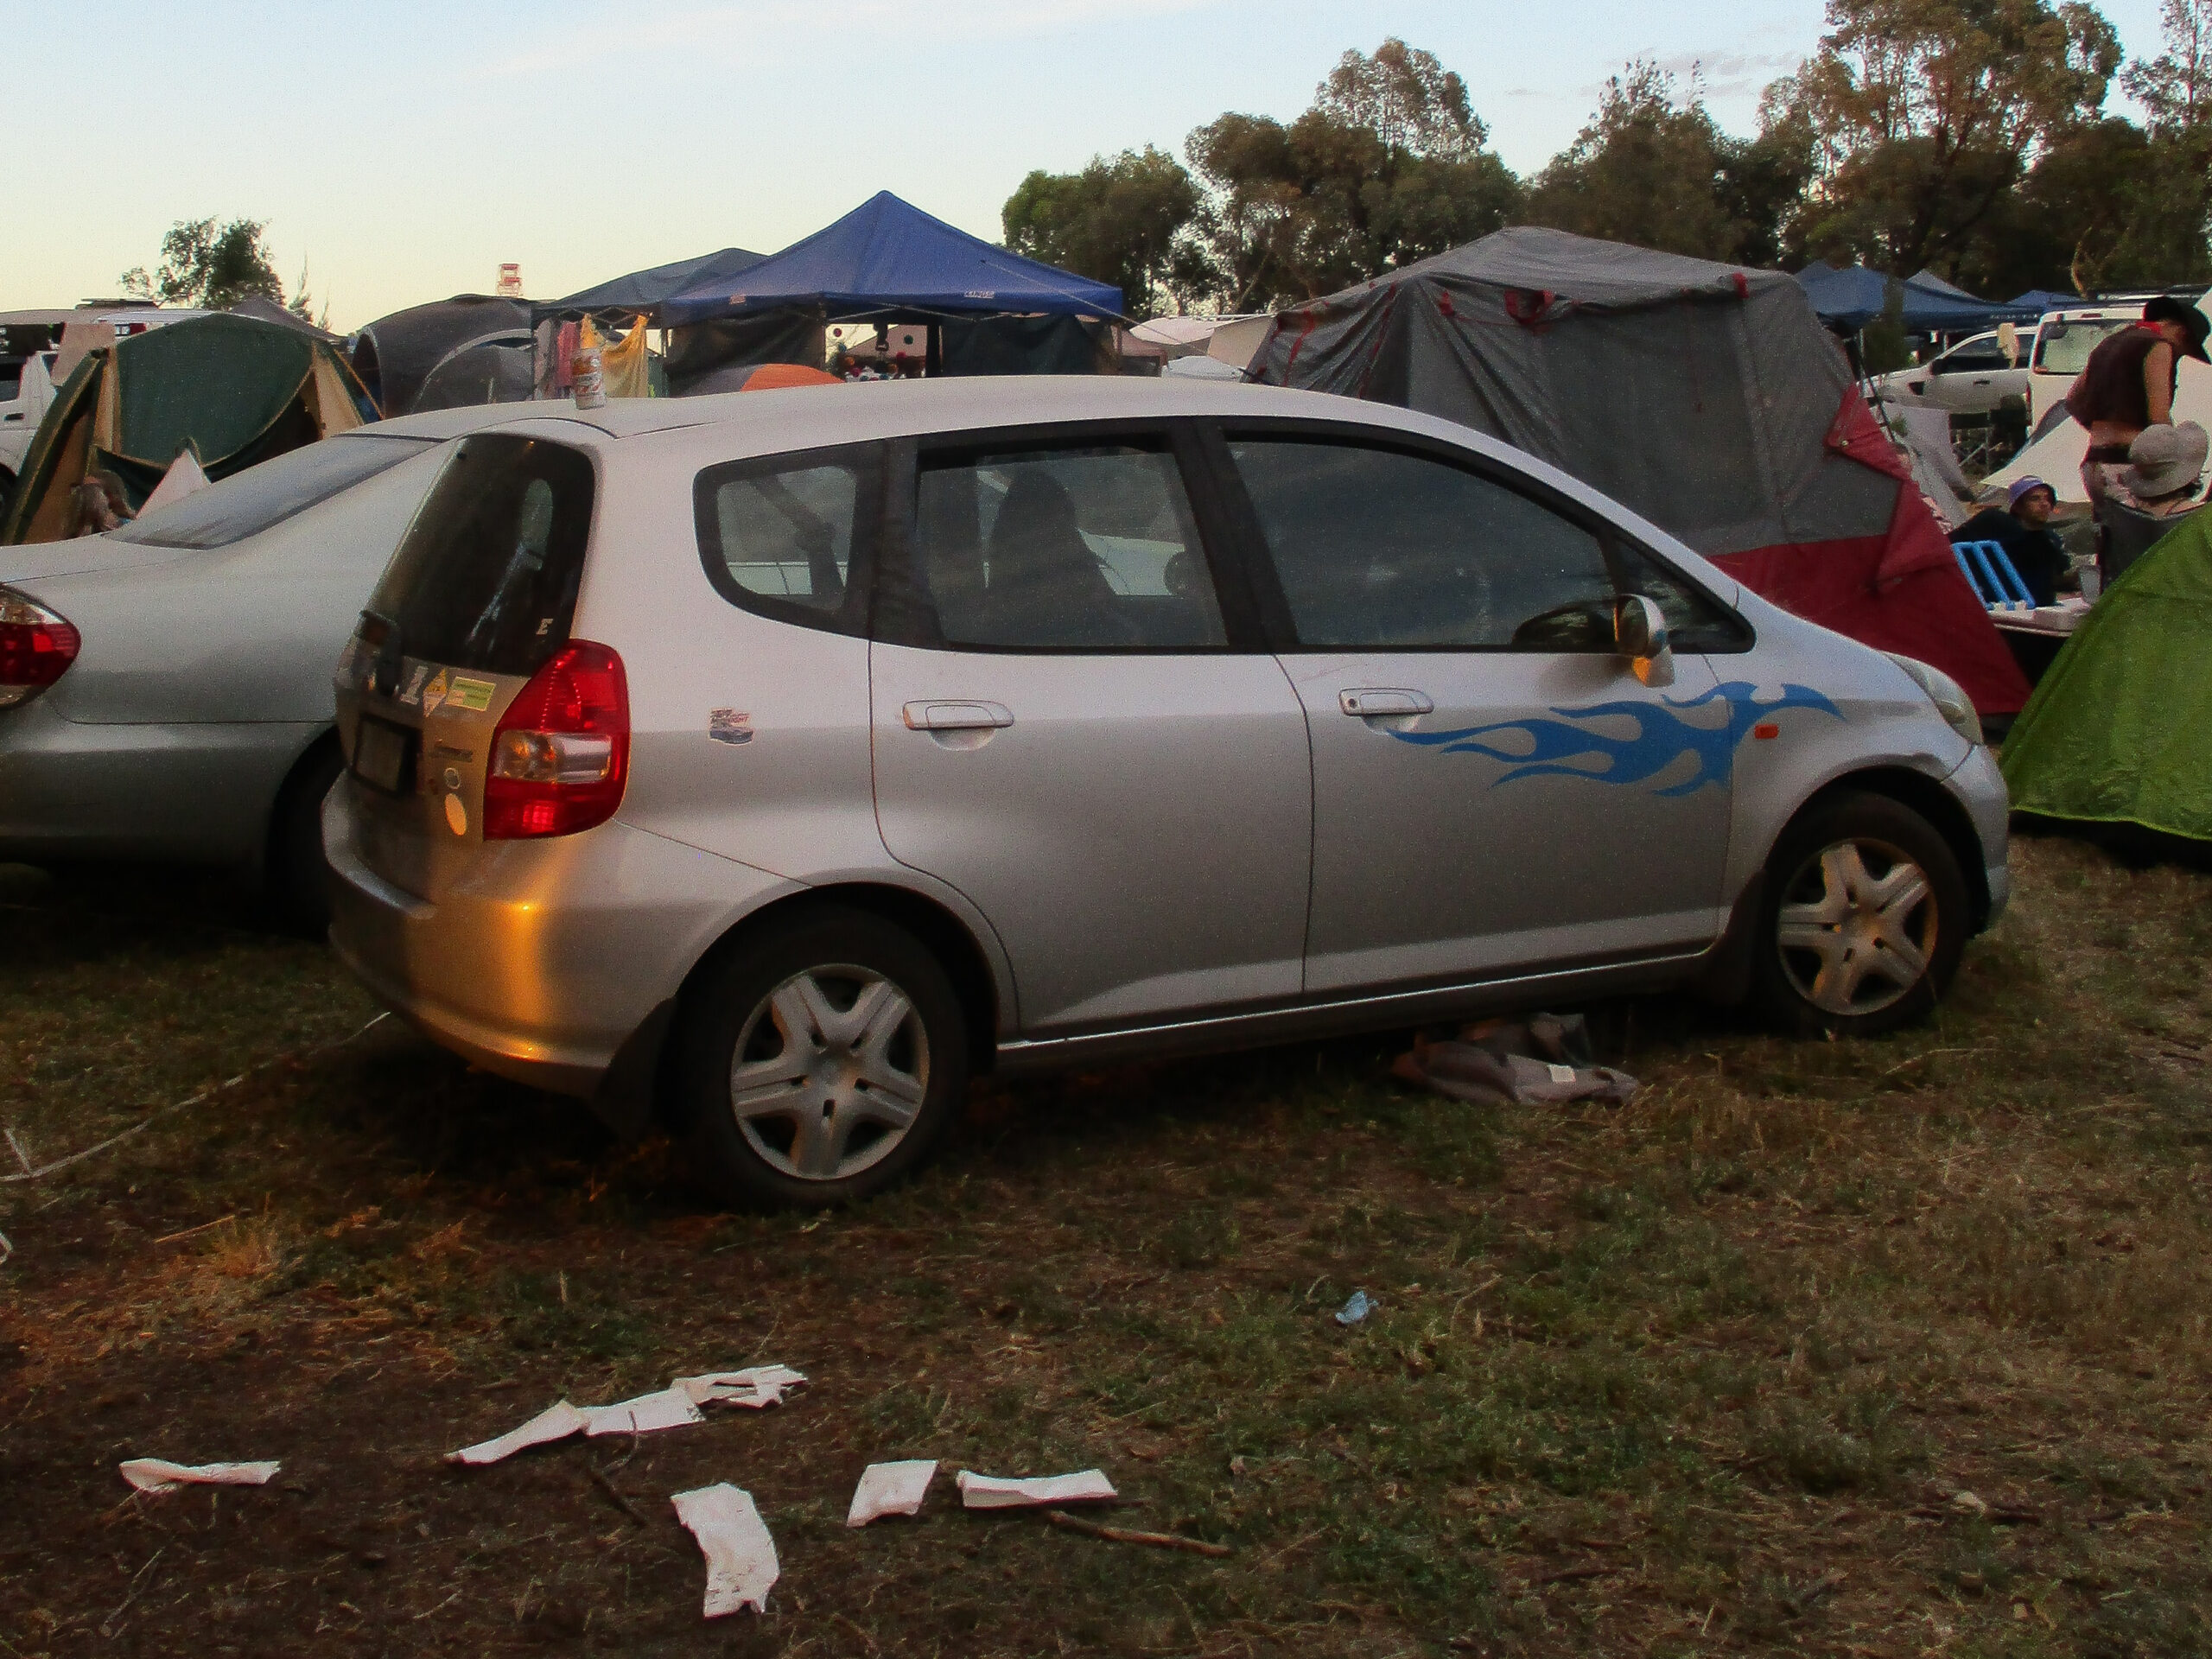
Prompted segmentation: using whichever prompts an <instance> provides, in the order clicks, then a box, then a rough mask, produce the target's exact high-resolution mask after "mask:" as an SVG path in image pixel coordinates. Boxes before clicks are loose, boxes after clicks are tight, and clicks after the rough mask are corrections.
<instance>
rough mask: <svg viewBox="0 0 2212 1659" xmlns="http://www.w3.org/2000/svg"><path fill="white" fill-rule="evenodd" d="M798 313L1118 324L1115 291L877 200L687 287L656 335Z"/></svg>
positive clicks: (894, 201) (889, 200) (667, 308)
mask: <svg viewBox="0 0 2212 1659" xmlns="http://www.w3.org/2000/svg"><path fill="white" fill-rule="evenodd" d="M787 308H806V309H808V310H810V311H814V312H817V313H818V314H820V315H824V316H826V317H828V318H829V319H830V320H831V321H836V320H839V319H848V320H849V319H851V318H854V317H855V316H862V315H873V314H878V313H889V312H899V311H909V312H922V313H925V314H950V315H960V316H979V315H980V316H1004V315H1009V314H1014V315H1021V314H1033V313H1038V312H1043V313H1046V314H1048V315H1055V316H1076V315H1086V316H1103V317H1119V316H1120V315H1121V314H1122V290H1121V289H1118V288H1113V287H1109V285H1108V284H1106V283H1094V282H1092V281H1091V280H1090V278H1089V277H1077V276H1076V275H1075V274H1074V273H1073V272H1072V271H1065V270H1058V269H1056V268H1054V267H1053V266H1051V265H1046V264H1039V263H1038V262H1037V261H1036V260H1034V259H1025V258H1023V257H1021V256H1020V254H1018V253H1008V252H1007V251H1006V250H1005V249H1004V248H1001V247H995V246H994V245H991V244H990V243H988V242H986V241H984V240H982V238H980V237H973V236H970V235H969V234H968V233H967V232H965V231H959V230H955V229H954V228H953V227H952V226H950V225H948V224H946V223H945V222H944V220H943V219H932V218H931V217H930V216H929V215H928V214H927V213H924V212H922V211H921V209H919V208H918V207H910V206H909V205H908V204H907V203H906V202H903V201H901V200H899V198H898V197H896V196H894V195H893V194H891V193H890V192H889V191H888V190H885V191H881V192H879V193H878V194H875V195H874V196H872V197H870V198H869V199H868V200H867V201H865V202H863V203H861V205H860V206H859V207H855V209H853V211H852V212H851V213H847V214H846V215H845V216H844V217H843V218H842V219H839V220H838V221H837V222H836V224H834V225H831V226H828V227H827V228H826V229H823V230H819V231H817V232H815V233H814V234H813V235H812V236H810V237H808V238H805V239H804V241H800V242H794V243H792V244H791V246H789V247H788V248H785V250H784V251H782V252H781V253H778V254H774V255H772V256H771V257H768V258H766V259H764V260H762V261H761V262H760V264H757V265H754V266H753V267H751V268H750V269H749V270H744V271H741V272H740V273H737V274H736V276H735V277H734V278H724V277H712V278H706V279H702V280H701V281H698V282H696V283H691V284H690V285H688V286H687V287H686V288H684V289H683V290H682V291H681V292H679V293H677V294H676V295H675V296H673V297H671V299H669V300H668V301H667V302H666V303H665V304H664V306H663V308H662V311H661V321H662V323H663V325H664V327H682V326H683V325H685V324H687V323H698V322H705V321H711V320H713V319H716V318H722V317H746V316H753V315H759V314H760V313H763V312H766V311H773V310H781V309H787Z"/></svg>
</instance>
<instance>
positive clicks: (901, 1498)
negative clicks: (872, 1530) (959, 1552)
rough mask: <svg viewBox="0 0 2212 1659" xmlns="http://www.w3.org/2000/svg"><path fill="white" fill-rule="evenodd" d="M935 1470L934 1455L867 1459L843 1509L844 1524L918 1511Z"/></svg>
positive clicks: (914, 1513) (920, 1509) (862, 1525)
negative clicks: (894, 1460)
mask: <svg viewBox="0 0 2212 1659" xmlns="http://www.w3.org/2000/svg"><path fill="white" fill-rule="evenodd" d="M936 1474H937V1459H935V1458H909V1459H906V1460H905V1461H904V1462H901V1463H871V1464H870V1465H868V1467H867V1468H865V1469H863V1470H861V1484H859V1485H857V1486H855V1487H854V1488H853V1507H852V1508H851V1509H849V1510H846V1511H845V1524H846V1525H847V1526H849V1527H864V1526H866V1525H868V1522H871V1521H877V1520H880V1519H881V1518H882V1517H883V1516H887V1515H919V1514H920V1513H921V1512H922V1497H923V1495H924V1494H925V1493H926V1492H927V1491H929V1489H930V1482H931V1479H932V1478H935V1476H936ZM962 1490H963V1491H965V1490H966V1489H965V1488H964V1487H963V1489H962Z"/></svg>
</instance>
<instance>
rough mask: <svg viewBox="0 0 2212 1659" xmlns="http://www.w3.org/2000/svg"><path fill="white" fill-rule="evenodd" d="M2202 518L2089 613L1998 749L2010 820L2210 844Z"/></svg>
mask: <svg viewBox="0 0 2212 1659" xmlns="http://www.w3.org/2000/svg"><path fill="white" fill-rule="evenodd" d="M2208 638H2212V508H2200V509H2199V510H2198V511H2196V512H2193V513H2190V515H2189V516H2188V517H2186V518H2183V519H2182V520H2181V521H2180V523H2179V524H2177V525H2176V527H2175V528H2174V529H2172V530H2171V531H2168V532H2167V533H2166V534H2165V535H2164V537H2161V538H2160V539H2159V541H2158V544H2157V545H2156V546H2155V547H2153V548H2152V550H2150V551H2149V552H2148V553H2145V555H2144V556H2142V557H2141V558H2140V559H2139V560H2137V561H2136V562H2135V563H2134V564H2133V565H2132V566H2130V567H2129V569H2128V571H2127V574H2126V575H2124V576H2122V577H2120V580H2119V581H2117V582H2114V583H2113V585H2112V586H2111V587H2110V588H2107V589H2106V590H2105V592H2104V594H2103V595H2102V597H2101V598H2100V599H2099V600H2098V601H2097V602H2096V603H2095V604H2094V606H2092V607H2090V610H2089V613H2088V615H2087V616H2086V617H2084V618H2083V619H2082V626H2080V627H2079V628H2077V629H2076V630H2075V632H2074V636H2073V637H2072V638H2071V639H2069V640H2068V641H2067V642H2066V647H2065V649H2064V650H2063V651H2061V652H2059V653H2058V659H2057V660H2056V662H2054V663H2053V664H2051V665H2050V669H2049V670H2048V671H2045V673H2044V677H2043V681H2042V683H2040V684H2038V685H2037V687H2036V693H2035V696H2033V697H2031V699H2029V702H2028V706H2027V708H2026V709H2024V710H2022V711H2021V715H2020V718H2019V719H2018V721H2016V722H2015V723H2014V724H2013V727H2012V732H2011V734H2009V735H2008V736H2007V737H2006V738H2005V753H2004V756H2003V764H2004V768H2005V784H2006V785H2007V786H2008V787H2010V789H2011V790H2012V805H2013V807H2014V809H2015V810H2018V811H2022V812H2031V813H2034V814H2035V815H2037V817H2046V818H2061V819H2067V820H2071V821H2075V822H2088V823H2134V824H2140V825H2141V826H2143V828H2145V829H2156V830H2159V831H2162V832H2164V834H2167V835H2172V836H2188V837H2189V838H2190V839H2192V840H2196V841H2203V842H2212V767H2207V766H2205V764H2204V734H2205V732H2206V730H2207V729H2208V728H2212V675H2207V674H2206V673H2205V672H2204V641H2205V640H2206V639H2208Z"/></svg>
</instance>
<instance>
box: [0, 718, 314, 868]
mask: <svg viewBox="0 0 2212 1659" xmlns="http://www.w3.org/2000/svg"><path fill="white" fill-rule="evenodd" d="M328 729H329V724H328V722H327V721H307V722H296V721H204V722H194V723H193V724H189V725H123V724H105V723H101V724H94V723H92V722H90V721H71V720H64V719H63V718H62V717H61V716H60V714H59V713H58V712H56V711H55V710H54V708H53V706H52V705H51V704H49V703H48V701H47V699H46V698H44V697H35V698H33V699H32V700H31V701H30V702H27V703H24V704H23V705H22V706H21V707H20V708H16V709H6V710H0V859H24V860H29V861H33V862H36V861H41V860H45V859H73V858H86V859H111V858H143V859H155V860H175V861H180V862H184V863H206V864H239V865H252V864H257V863H258V862H259V861H260V859H261V856H262V853H263V850H264V847H265V846H266V844H267V840H268V835H269V814H270V810H271V809H272V808H273V807H274V806H275V804H276V801H277V791H278V790H279V789H281V788H282V787H283V783H284V779H285V777H286V776H287V775H288V774H289V772H290V771H291V769H292V765H293V763H294V762H295V761H296V760H298V759H299V757H300V755H301V754H302V753H303V752H304V751H305V750H306V749H307V747H308V745H309V744H310V743H312V742H314V741H315V739H316V738H317V737H318V736H320V735H321V734H322V733H323V732H325V731H327V730H328Z"/></svg>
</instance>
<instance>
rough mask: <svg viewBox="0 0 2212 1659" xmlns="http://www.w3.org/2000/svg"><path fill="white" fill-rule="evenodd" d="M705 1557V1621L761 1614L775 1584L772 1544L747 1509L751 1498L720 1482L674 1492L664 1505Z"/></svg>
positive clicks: (755, 1515)
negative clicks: (670, 1505) (670, 1507)
mask: <svg viewBox="0 0 2212 1659" xmlns="http://www.w3.org/2000/svg"><path fill="white" fill-rule="evenodd" d="M669 1501H670V1502H671V1503H673V1504H675V1505H676V1518H677V1520H678V1521H681V1522H683V1524H684V1525H685V1526H686V1527H688V1528H689V1529H690V1532H691V1535H692V1536H693V1537H694V1538H696V1539H697V1540H698V1541H699V1548H700V1549H701V1550H702V1552H703V1553H704V1554H705V1555H706V1557H707V1603H706V1617H708V1618H721V1617H722V1615H724V1614H725V1613H734V1612H736V1611H738V1610H739V1609H741V1608H744V1607H750V1608H751V1609H752V1610H753V1611H754V1612H756V1613H760V1612H766V1611H767V1608H768V1591H769V1588H770V1586H772V1585H773V1584H774V1583H775V1582H776V1579H777V1575H778V1573H779V1568H778V1567H777V1566H776V1541H775V1540H774V1539H772V1538H771V1537H770V1536H769V1535H768V1529H767V1528H766V1525H764V1524H763V1523H762V1522H761V1520H760V1510H756V1509H754V1508H753V1494H752V1493H750V1492H746V1491H739V1490H738V1489H737V1488H736V1487H734V1486H732V1485H730V1484H728V1483H727V1482H725V1483H724V1484H721V1485H719V1486H702V1487H700V1488H699V1489H698V1490H697V1491H690V1492H678V1493H677V1494H676V1496H675V1497H672V1498H671V1499H670V1500H669Z"/></svg>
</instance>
